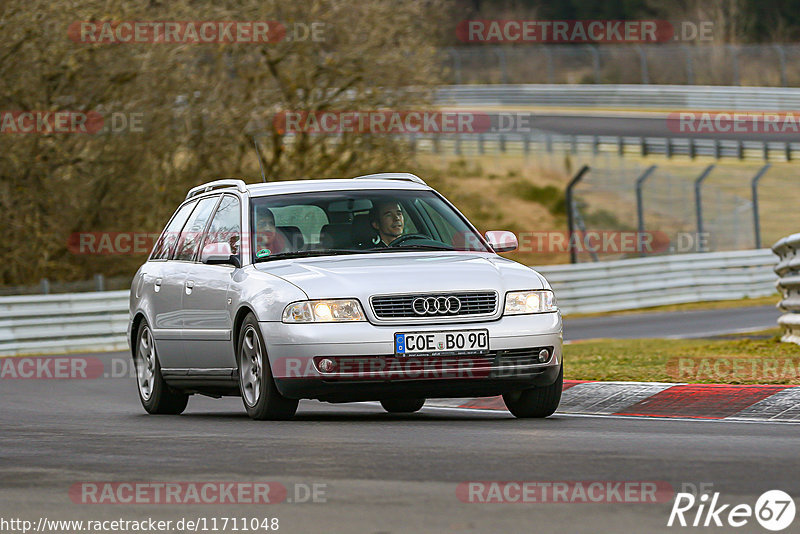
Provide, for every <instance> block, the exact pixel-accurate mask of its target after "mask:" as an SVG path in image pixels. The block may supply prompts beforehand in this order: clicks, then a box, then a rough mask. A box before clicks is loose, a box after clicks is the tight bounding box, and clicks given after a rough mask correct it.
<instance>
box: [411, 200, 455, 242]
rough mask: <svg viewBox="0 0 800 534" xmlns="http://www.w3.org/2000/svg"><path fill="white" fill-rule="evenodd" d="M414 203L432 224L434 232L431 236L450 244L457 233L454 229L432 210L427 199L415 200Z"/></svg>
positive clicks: (439, 214)
mask: <svg viewBox="0 0 800 534" xmlns="http://www.w3.org/2000/svg"><path fill="white" fill-rule="evenodd" d="M437 200H438V199H437ZM414 203H415V205H416V206H417V207H418V208H419V209H421V210H423V211H424V212H425V214H426V215H427V216H428V217H429V218H430V222H431V223H432V224H433V227H434V228H433V229H434V230H435V232H433V235H434V236H436V237H437V238H438V239H440V240H442V241H444V242H446V243H452V242H453V238H454V237H455V235H456V234H457V233H458V230H457V229H456V227H455V226H453V224H452V223H450V222H449V221H448V220H447V219H445V218H444V217H443V216H442V214H441V213H439V212H438V211H437V210H436V209H434V208H433V206H431V205H430V202H429V200H428V199H417V200H415V201H414Z"/></svg>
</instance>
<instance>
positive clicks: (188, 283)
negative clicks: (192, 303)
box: [185, 280, 194, 295]
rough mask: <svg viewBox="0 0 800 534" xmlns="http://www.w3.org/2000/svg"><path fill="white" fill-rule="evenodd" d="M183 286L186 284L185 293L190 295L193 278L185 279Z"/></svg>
mask: <svg viewBox="0 0 800 534" xmlns="http://www.w3.org/2000/svg"><path fill="white" fill-rule="evenodd" d="M185 286H186V294H187V295H191V294H192V289H193V288H194V280H187V281H186V284H185Z"/></svg>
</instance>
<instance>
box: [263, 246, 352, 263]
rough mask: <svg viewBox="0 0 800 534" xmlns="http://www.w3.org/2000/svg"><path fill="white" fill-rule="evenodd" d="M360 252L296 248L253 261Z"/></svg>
mask: <svg viewBox="0 0 800 534" xmlns="http://www.w3.org/2000/svg"><path fill="white" fill-rule="evenodd" d="M362 252H364V251H363V250H358V249H324V250H298V251H296V252H283V253H281V254H276V255H274V256H264V257H263V258H256V259H255V260H254V261H253V263H261V262H264V261H271V260H286V259H291V258H310V257H312V256H341V255H343V254H360V253H362Z"/></svg>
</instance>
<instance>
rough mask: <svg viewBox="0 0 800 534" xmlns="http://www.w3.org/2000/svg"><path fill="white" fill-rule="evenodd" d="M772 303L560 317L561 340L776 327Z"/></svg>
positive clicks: (700, 334) (708, 334) (690, 334)
mask: <svg viewBox="0 0 800 534" xmlns="http://www.w3.org/2000/svg"><path fill="white" fill-rule="evenodd" d="M780 315H781V312H780V311H779V310H778V309H777V308H775V306H752V307H746V308H728V309H720V310H691V311H675V312H657V313H654V312H650V313H632V314H624V315H604V316H597V317H585V318H575V319H570V318H569V317H567V318H566V319H565V320H564V339H565V340H566V341H575V340H579V339H594V338H621V339H634V338H655V337H659V338H661V337H663V338H698V337H712V336H718V335H724V334H730V333H738V332H751V331H755V330H765V329H767V328H775V327H777V326H778V317H780Z"/></svg>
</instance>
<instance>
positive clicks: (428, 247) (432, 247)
mask: <svg viewBox="0 0 800 534" xmlns="http://www.w3.org/2000/svg"><path fill="white" fill-rule="evenodd" d="M371 250H375V251H376V252H387V251H392V250H397V251H402V250H448V251H452V250H455V248H453V247H448V246H447V245H398V246H396V247H386V248H377V249H371Z"/></svg>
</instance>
